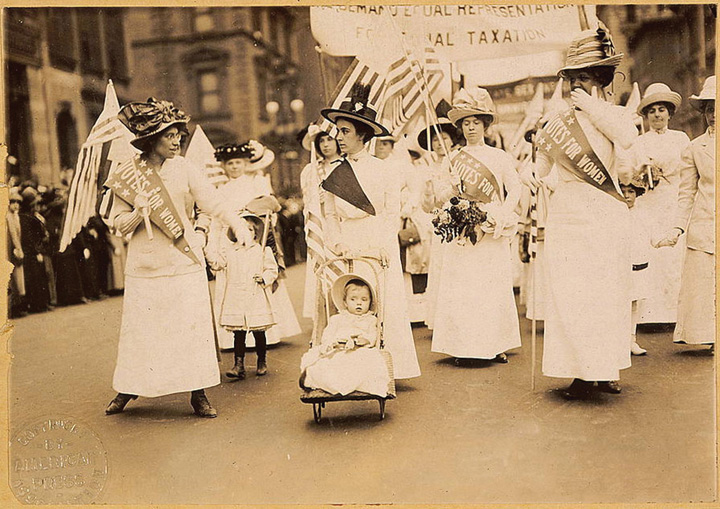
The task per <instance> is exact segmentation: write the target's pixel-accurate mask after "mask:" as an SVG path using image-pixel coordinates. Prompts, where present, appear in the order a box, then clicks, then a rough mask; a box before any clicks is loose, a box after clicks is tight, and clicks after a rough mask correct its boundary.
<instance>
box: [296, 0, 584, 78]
mask: <svg viewBox="0 0 720 509" xmlns="http://www.w3.org/2000/svg"><path fill="white" fill-rule="evenodd" d="M585 13H586V15H587V18H588V20H589V22H590V26H593V22H594V20H595V19H596V18H595V8H594V6H585ZM310 24H311V28H312V33H313V36H314V37H315V39H316V40H317V41H318V43H319V44H320V47H321V48H322V50H323V51H325V52H326V53H329V54H331V55H336V56H351V55H359V54H360V55H362V56H363V58H364V59H376V60H380V61H379V64H380V65H383V64H387V61H386V60H387V59H390V58H392V57H393V55H390V56H388V55H387V54H388V53H392V51H388V50H391V49H393V48H395V49H396V50H397V51H400V50H401V48H400V45H399V44H398V40H399V39H398V37H399V33H398V31H399V32H401V33H403V34H405V37H406V38H407V40H408V41H410V44H412V45H415V46H416V47H421V46H424V45H429V46H430V47H433V48H434V49H435V51H436V53H437V56H438V58H439V59H441V60H442V61H455V62H458V61H464V60H483V59H496V58H503V57H513V56H517V55H527V54H536V53H543V52H548V51H553V50H564V49H566V48H567V46H568V44H569V42H570V41H571V40H572V38H573V37H574V36H575V35H577V34H578V32H580V11H579V7H578V6H577V5H408V6H398V5H377V6H362V5H345V6H314V7H311V8H310Z"/></svg>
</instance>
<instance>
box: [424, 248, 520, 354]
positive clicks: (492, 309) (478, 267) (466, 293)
mask: <svg viewBox="0 0 720 509" xmlns="http://www.w3.org/2000/svg"><path fill="white" fill-rule="evenodd" d="M443 248H444V253H443V255H442V257H443V265H442V269H441V271H440V286H439V288H438V296H437V311H436V313H435V330H434V331H433V339H432V351H433V352H438V353H444V354H447V355H452V356H453V357H461V358H471V359H492V358H494V357H495V356H496V355H498V354H499V353H503V352H506V351H508V350H510V349H512V348H518V347H519V346H521V343H520V325H519V321H518V313H517V307H516V306H515V296H514V294H513V267H512V264H513V262H512V260H511V257H510V241H509V240H508V239H506V238H500V239H493V238H492V236H491V235H485V236H484V237H483V238H482V239H481V240H480V241H479V242H478V243H477V244H475V245H474V246H473V245H472V244H470V243H469V242H468V243H467V244H466V245H464V246H459V245H458V244H457V243H455V242H451V243H449V244H443Z"/></svg>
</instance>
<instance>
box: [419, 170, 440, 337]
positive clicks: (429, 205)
mask: <svg viewBox="0 0 720 509" xmlns="http://www.w3.org/2000/svg"><path fill="white" fill-rule="evenodd" d="M444 159H445V157H441V158H440V159H438V161H435V162H433V163H432V164H430V166H429V168H430V175H431V177H430V178H431V182H435V181H438V180H441V179H443V178H444V170H443V160H444ZM435 201H436V200H435V195H434V193H432V190H426V192H425V194H424V195H423V208H424V209H425V211H426V212H431V211H432V210H433V209H434V208H435V206H436V204H435ZM444 251H445V250H444V249H443V246H442V244H441V242H440V237H438V236H437V235H435V234H434V233H433V235H432V237H431V239H430V266H429V267H428V283H427V289H426V290H425V325H427V327H428V329H434V328H435V312H436V309H437V294H438V288H439V287H440V270H441V269H442V257H443V253H444Z"/></svg>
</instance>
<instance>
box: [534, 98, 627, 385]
mask: <svg viewBox="0 0 720 509" xmlns="http://www.w3.org/2000/svg"><path fill="white" fill-rule="evenodd" d="M600 107H601V108H602V110H601V111H602V115H603V117H602V118H593V120H592V121H591V119H590V116H589V115H588V114H587V113H586V112H584V111H576V115H577V119H578V122H579V124H580V126H581V127H582V129H583V131H584V132H585V134H586V136H587V138H588V141H589V143H590V145H591V146H592V147H593V149H594V151H595V153H596V154H597V155H598V157H599V158H600V160H601V161H603V163H604V164H605V167H606V168H608V170H609V171H610V173H611V175H612V177H613V179H617V178H618V172H619V171H620V170H621V169H623V171H624V168H623V162H622V161H621V160H620V159H619V157H618V156H619V155H620V151H619V150H616V148H615V146H614V145H613V143H612V142H611V141H610V139H609V138H607V137H606V136H605V135H604V134H603V132H601V131H600V130H599V128H598V127H596V125H602V126H604V128H605V131H604V132H611V133H613V135H614V136H617V137H618V138H619V139H620V140H621V141H622V142H623V143H626V146H628V147H629V146H630V144H631V143H632V136H634V135H635V127H634V125H633V123H632V119H631V118H630V117H629V116H628V115H627V114H626V113H625V111H624V109H623V108H621V107H616V106H612V105H609V104H603V105H602V106H600ZM628 138H629V140H628ZM628 141H629V142H628ZM537 164H538V170H539V171H538V173H539V174H540V175H543V174H546V173H547V171H549V169H550V167H551V166H552V160H551V159H550V158H549V157H548V156H547V155H546V154H544V153H539V154H538V159H537ZM556 168H557V171H558V183H557V187H556V188H555V190H554V192H553V194H552V195H551V196H550V201H549V207H548V219H547V225H546V227H545V271H546V272H545V281H546V283H547V285H548V293H547V294H546V298H547V301H546V304H547V306H546V309H545V312H546V317H545V332H544V341H545V344H544V351H543V374H544V375H545V376H550V377H557V378H579V379H582V380H587V381H597V380H601V381H605V380H618V379H619V378H620V370H621V369H625V368H628V367H630V342H629V341H628V337H630V333H631V316H630V315H631V300H630V299H631V294H630V293H631V284H630V282H631V277H632V274H631V272H632V262H631V259H630V235H631V233H630V214H629V210H628V207H627V205H626V204H625V203H624V202H623V201H620V200H618V199H616V198H614V197H612V196H610V195H609V194H607V193H605V192H604V191H601V190H599V189H597V188H595V187H594V186H592V185H590V184H588V183H586V182H584V181H581V180H580V178H579V177H576V176H575V175H574V174H573V173H571V171H570V170H569V169H566V168H565V167H564V166H561V165H556Z"/></svg>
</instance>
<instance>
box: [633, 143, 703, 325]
mask: <svg viewBox="0 0 720 509" xmlns="http://www.w3.org/2000/svg"><path fill="white" fill-rule="evenodd" d="M689 144H690V139H689V138H688V136H687V135H686V134H685V133H684V132H682V131H673V130H670V129H666V130H665V131H664V132H663V133H659V132H657V131H648V132H646V133H645V134H643V135H641V136H639V137H638V138H637V140H636V141H635V143H634V144H633V148H632V151H631V152H632V160H633V166H634V167H635V168H636V170H637V169H639V167H640V165H642V164H644V163H645V162H648V161H650V160H652V162H653V163H654V164H655V165H657V166H659V167H660V168H662V171H663V177H664V178H661V179H660V183H659V184H658V185H657V186H656V187H655V188H654V189H651V190H648V192H646V193H645V194H644V195H643V196H640V197H639V198H638V199H637V202H636V204H635V206H636V207H637V208H638V210H642V211H643V212H644V213H645V214H646V215H647V216H648V218H649V223H648V226H649V227H650V228H651V229H652V230H653V231H659V232H665V231H668V230H669V229H670V228H672V227H673V220H674V218H675V210H676V207H677V197H678V189H679V186H680V174H679V171H678V168H679V166H680V155H681V154H682V151H683V150H684V149H685V147H687V146H688V145H689ZM684 254H685V237H684V236H683V237H680V240H679V242H678V243H677V244H676V245H675V246H674V247H662V248H660V249H653V250H652V251H651V253H650V259H649V267H648V269H647V270H648V276H647V277H648V278H650V279H652V280H653V282H654V285H653V291H652V293H651V294H650V295H648V296H647V298H645V299H644V300H642V301H640V302H639V303H638V315H639V320H638V323H674V322H675V321H676V320H677V305H678V296H679V294H680V275H681V273H682V265H683V257H684Z"/></svg>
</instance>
